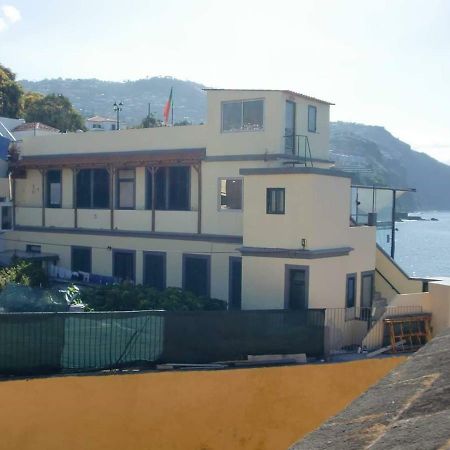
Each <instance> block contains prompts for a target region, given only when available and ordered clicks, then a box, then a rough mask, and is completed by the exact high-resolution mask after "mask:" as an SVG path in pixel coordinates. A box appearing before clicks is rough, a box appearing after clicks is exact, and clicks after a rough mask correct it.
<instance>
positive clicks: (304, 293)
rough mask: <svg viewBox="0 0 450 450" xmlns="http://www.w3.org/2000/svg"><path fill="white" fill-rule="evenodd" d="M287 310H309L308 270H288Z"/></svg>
mask: <svg viewBox="0 0 450 450" xmlns="http://www.w3.org/2000/svg"><path fill="white" fill-rule="evenodd" d="M288 270H289V275H288V283H289V285H288V288H289V292H288V298H287V305H286V306H287V308H288V309H292V310H296V311H298V310H305V309H308V286H307V270H306V269H288Z"/></svg>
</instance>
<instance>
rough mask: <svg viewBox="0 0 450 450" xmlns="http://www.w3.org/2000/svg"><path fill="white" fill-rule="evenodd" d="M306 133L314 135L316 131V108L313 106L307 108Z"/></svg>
mask: <svg viewBox="0 0 450 450" xmlns="http://www.w3.org/2000/svg"><path fill="white" fill-rule="evenodd" d="M308 131H309V132H311V133H315V132H316V131H317V108H316V107H315V106H312V105H309V106H308Z"/></svg>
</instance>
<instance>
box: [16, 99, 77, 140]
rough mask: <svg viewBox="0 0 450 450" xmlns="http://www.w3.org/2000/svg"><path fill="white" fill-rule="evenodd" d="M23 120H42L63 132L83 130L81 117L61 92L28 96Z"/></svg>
mask: <svg viewBox="0 0 450 450" xmlns="http://www.w3.org/2000/svg"><path fill="white" fill-rule="evenodd" d="M25 120H26V121H27V122H42V123H45V124H46V125H50V126H51V127H55V128H58V130H60V131H63V132H66V131H76V130H85V127H84V120H83V117H82V116H81V114H80V113H79V112H78V111H76V110H75V109H74V108H73V106H72V103H70V100H69V99H68V98H67V97H64V96H63V95H61V94H58V95H57V94H49V95H46V96H45V97H39V95H36V96H35V98H32V96H28V103H27V106H26V109H25Z"/></svg>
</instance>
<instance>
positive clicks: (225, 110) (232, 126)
mask: <svg viewBox="0 0 450 450" xmlns="http://www.w3.org/2000/svg"><path fill="white" fill-rule="evenodd" d="M263 116H264V100H238V101H235V102H223V103H222V131H260V130H262V129H263V126H264V120H263Z"/></svg>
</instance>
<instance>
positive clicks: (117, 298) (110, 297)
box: [81, 284, 226, 311]
mask: <svg viewBox="0 0 450 450" xmlns="http://www.w3.org/2000/svg"><path fill="white" fill-rule="evenodd" d="M81 301H82V302H83V304H84V305H86V306H87V308H88V309H89V310H93V311H136V310H144V309H163V310H166V311H200V310H206V311H213V310H224V309H226V303H225V302H223V301H222V300H217V299H212V298H207V297H197V296H196V295H194V294H192V293H191V292H188V291H183V290H182V289H178V288H168V289H166V290H164V291H158V290H156V289H153V288H150V287H146V286H140V285H139V286H134V285H132V284H121V285H112V286H102V287H95V288H87V289H83V290H82V291H81Z"/></svg>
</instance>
